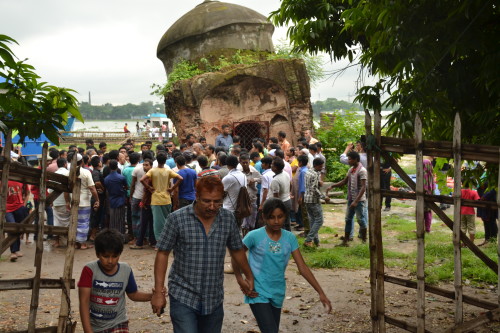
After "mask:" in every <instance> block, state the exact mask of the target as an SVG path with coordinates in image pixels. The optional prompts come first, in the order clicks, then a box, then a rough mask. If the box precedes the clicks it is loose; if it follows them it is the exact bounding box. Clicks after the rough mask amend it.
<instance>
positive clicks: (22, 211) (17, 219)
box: [5, 206, 52, 253]
mask: <svg viewBox="0 0 500 333" xmlns="http://www.w3.org/2000/svg"><path fill="white" fill-rule="evenodd" d="M51 211H52V209H51ZM28 215H29V211H28V208H26V206H21V207H19V208H18V209H16V210H15V211H13V212H10V213H6V214H5V222H14V223H21V221H22V220H24V219H25V218H26V217H27V216H28ZM13 235H14V234H13ZM16 236H17V238H16V241H15V242H14V243H12V245H11V246H10V253H16V252H19V251H20V250H21V239H20V235H19V234H17V235H16Z"/></svg>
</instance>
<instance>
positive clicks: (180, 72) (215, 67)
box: [151, 44, 324, 97]
mask: <svg viewBox="0 0 500 333" xmlns="http://www.w3.org/2000/svg"><path fill="white" fill-rule="evenodd" d="M245 51H247V52H243V50H237V51H236V53H235V54H233V55H232V56H231V57H230V58H227V57H225V56H224V55H221V56H219V57H218V58H216V59H213V57H204V58H201V59H200V60H199V61H198V62H191V61H188V60H183V61H181V62H179V63H177V64H175V66H174V68H173V70H172V73H169V75H168V80H167V83H166V84H165V85H161V84H156V83H153V84H152V85H151V89H153V91H152V92H151V95H156V96H159V97H163V96H165V94H166V93H168V92H170V91H171V90H172V86H173V84H174V83H176V82H177V81H180V80H185V79H190V78H192V77H194V76H196V75H200V74H203V73H208V72H217V71H221V70H224V69H227V68H230V67H231V66H235V65H252V64H255V63H257V62H259V61H261V54H260V53H259V52H248V50H245ZM274 59H302V60H304V62H305V65H306V69H307V73H308V75H309V79H310V80H311V82H312V83H313V84H314V82H316V81H317V80H320V79H322V78H323V77H324V73H323V67H322V65H323V62H322V60H321V57H318V56H311V55H309V54H307V53H305V52H295V51H292V49H291V47H290V46H288V45H286V44H280V45H278V46H276V52H275V53H270V54H268V55H267V56H266V57H265V60H274Z"/></svg>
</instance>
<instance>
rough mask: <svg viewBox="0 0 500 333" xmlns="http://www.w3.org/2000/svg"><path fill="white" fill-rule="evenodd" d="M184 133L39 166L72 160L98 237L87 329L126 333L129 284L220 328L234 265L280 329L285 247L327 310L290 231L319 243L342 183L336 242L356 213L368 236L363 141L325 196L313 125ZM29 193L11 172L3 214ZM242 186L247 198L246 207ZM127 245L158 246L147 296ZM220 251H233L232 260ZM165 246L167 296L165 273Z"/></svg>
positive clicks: (255, 303)
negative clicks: (270, 133)
mask: <svg viewBox="0 0 500 333" xmlns="http://www.w3.org/2000/svg"><path fill="white" fill-rule="evenodd" d="M183 141H184V143H182V144H180V145H179V146H177V145H176V143H175V142H174V141H173V140H171V139H165V140H163V142H161V143H157V144H155V145H154V146H153V142H151V141H146V142H144V143H142V144H140V145H136V144H135V142H134V140H133V139H132V138H129V139H127V141H126V142H125V144H123V146H122V147H120V148H119V149H117V150H110V151H108V147H107V144H106V143H105V142H101V143H100V144H99V145H98V146H97V147H96V146H95V144H94V142H93V140H91V139H89V140H87V141H86V145H85V148H83V147H77V146H74V145H71V146H69V147H68V150H56V149H54V148H51V149H50V150H49V152H48V156H47V159H48V165H47V166H44V167H46V168H47V170H48V171H51V172H55V173H58V174H61V175H65V176H67V175H69V172H70V171H69V169H70V166H71V162H72V161H73V159H76V165H77V168H78V177H79V178H80V180H81V192H80V199H79V200H80V203H79V207H78V224H77V233H76V245H75V247H76V248H77V249H79V250H86V249H90V248H92V247H94V246H95V251H96V254H97V258H98V260H97V261H95V262H93V263H89V264H88V265H87V266H86V267H85V268H84V271H83V272H82V275H81V278H80V281H79V283H78V287H79V290H80V313H81V318H82V324H83V327H84V330H85V331H86V332H87V331H88V332H91V331H92V330H94V331H96V330H99V331H102V332H125V331H126V330H125V329H126V326H127V325H126V318H127V317H126V312H125V305H124V298H123V297H124V294H125V293H126V294H127V295H128V297H129V298H130V299H132V300H135V301H151V305H152V309H153V312H154V313H156V314H158V315H160V314H161V313H162V312H163V309H164V307H165V305H166V299H167V296H168V299H169V302H170V316H171V319H172V324H173V326H174V331H175V332H220V330H221V327H222V318H223V309H222V299H223V286H222V283H223V280H224V279H223V274H224V271H226V272H227V271H231V272H234V274H235V277H236V280H237V282H238V284H239V285H240V287H241V290H242V292H243V293H244V295H245V303H248V304H249V305H250V308H251V310H252V312H253V314H254V316H255V318H256V320H257V323H258V325H259V327H260V329H261V331H262V332H278V330H279V322H280V313H281V307H282V304H283V301H284V297H285V276H284V274H285V270H286V266H287V264H288V261H289V259H290V256H292V258H293V259H294V261H295V262H296V264H297V267H298V268H299V271H300V273H301V275H302V276H304V278H305V279H306V280H307V281H308V282H309V283H310V284H311V286H312V287H313V288H314V289H315V290H316V291H317V292H318V295H319V298H320V300H321V302H322V303H323V304H324V306H325V307H326V309H327V311H328V312H330V311H331V303H330V301H329V299H328V297H327V296H326V295H325V293H324V291H323V290H322V288H321V286H320V285H319V283H318V282H317V281H316V279H315V278H314V275H313V274H312V272H311V271H310V270H309V269H308V267H307V265H306V264H305V263H304V260H303V258H302V256H301V254H300V249H299V246H298V241H297V237H304V238H305V240H304V243H303V246H304V247H310V248H315V247H318V246H320V239H319V234H318V232H319V229H320V228H321V226H322V225H323V211H322V207H321V202H322V200H324V201H325V202H328V201H329V200H330V198H329V195H328V193H329V191H331V190H332V189H333V188H336V187H342V186H344V185H346V186H347V208H346V216H345V230H344V235H343V236H342V237H341V240H342V243H341V244H339V245H341V246H349V243H350V242H352V241H353V240H354V234H355V232H354V229H355V228H354V216H356V219H357V222H358V224H359V233H358V237H359V238H360V239H361V240H362V241H363V242H365V241H366V240H367V226H368V214H367V202H366V199H367V190H366V189H367V177H368V175H367V171H366V163H367V159H366V153H365V152H364V149H363V145H362V143H361V142H357V143H356V144H351V143H350V144H349V145H348V146H347V147H346V150H345V152H344V153H343V154H342V155H341V157H340V162H342V163H345V164H347V165H349V167H350V168H349V171H348V172H347V173H346V175H345V178H344V179H342V180H341V181H339V182H337V183H333V184H331V185H330V186H329V187H328V188H327V189H326V192H325V193H323V192H322V191H321V187H322V186H323V182H324V180H325V176H326V164H327V163H326V158H325V156H324V155H323V153H322V144H321V142H319V141H318V140H317V139H315V138H314V137H313V136H312V133H311V131H310V130H306V131H304V133H303V137H300V138H298V139H297V140H292V141H293V142H296V144H295V145H294V146H293V145H292V144H291V143H290V141H289V140H288V139H287V133H285V132H283V131H280V132H279V133H278V135H277V137H271V138H269V139H268V140H266V139H263V138H254V139H253V140H252V143H251V147H243V146H242V145H241V138H240V137H238V136H237V135H234V136H232V135H231V127H230V126H229V125H224V126H222V131H221V134H220V135H219V136H217V138H216V139H215V142H214V144H210V143H207V140H206V139H205V138H203V137H199V138H197V137H195V136H194V135H192V134H188V135H187V136H186V138H185V140H183ZM429 164H430V161H428V160H425V161H424V171H425V177H424V178H425V179H424V189H425V191H426V193H428V194H432V193H433V190H434V189H435V184H434V178H433V176H432V165H429ZM390 172H391V169H390V165H389V164H388V163H386V162H384V163H382V166H381V175H382V177H381V178H382V180H381V187H382V188H386V189H389V188H390ZM243 190H244V191H243ZM483 190H484V189H483ZM30 192H31V196H32V197H33V200H34V204H35V207H36V206H37V205H38V201H39V190H38V188H36V187H34V186H31V188H30V187H29V186H27V185H26V184H22V183H19V182H14V181H9V194H8V198H7V215H6V220H7V221H8V222H18V223H19V222H20V221H22V220H23V219H24V218H25V217H26V216H27V215H28V214H29V207H27V205H26V202H27V201H28V197H29V196H30ZM242 192H245V193H246V196H245V197H244V198H247V199H246V200H248V201H249V202H247V204H248V207H249V209H248V212H247V213H245V214H244V215H242V211H241V200H242V199H241V198H242ZM483 192H484V191H483ZM463 195H464V196H467V195H470V197H471V198H474V199H476V196H477V194H476V196H474V195H473V194H470V193H468V192H466V193H463ZM481 195H484V196H491V195H492V194H491V191H489V192H486V193H482V194H481ZM493 195H495V193H493ZM70 203H71V197H70V195H69V194H68V193H65V194H64V195H60V196H59V197H58V198H57V199H56V200H55V201H54V202H53V203H52V205H50V206H48V207H46V215H47V224H49V225H56V226H68V225H69V222H70ZM385 206H386V207H385V210H386V211H388V210H390V209H391V201H390V198H386V201H385ZM465 213H466V214H470V212H469V211H467V212H465ZM480 213H481V218H483V220H484V221H485V226H486V223H487V222H488V228H489V229H488V233H487V237H488V236H489V237H495V235H496V229H495V228H494V227H493V225H495V226H496V222H494V223H489V221H491V220H493V221H495V219H496V216H490V215H491V214H492V211H491V210H489V211H488V212H483V211H481V212H480V211H479V210H478V214H480ZM472 214H474V212H473V213H472ZM429 215H430V212H427V211H426V215H425V216H424V217H425V221H426V224H425V225H426V231H430V219H431V216H429ZM468 221H469V222H468ZM463 223H464V224H463V225H464V229H463V230H464V232H466V231H467V232H469V233H470V235H471V238H472V239H473V235H474V232H475V229H474V228H472V227H471V224H472V223H471V222H470V217H468V218H464V222H463ZM490 229H491V230H490ZM35 237H36V235H35ZM48 238H49V239H52V246H54V247H60V246H65V243H66V239H64V238H63V237H58V236H54V237H52V236H51V235H48ZM124 244H125V245H128V246H129V248H130V249H132V250H144V249H146V248H148V247H149V248H151V249H155V250H156V251H157V253H156V259H155V263H154V272H155V276H154V289H153V291H152V292H151V293H144V292H139V291H138V288H137V285H136V283H135V281H134V278H133V273H132V269H131V268H130V267H129V266H127V265H126V264H122V266H121V263H120V262H119V261H118V260H119V258H120V255H121V253H122V251H123V247H124ZM20 247H21V239H20V238H19V239H18V240H17V241H16V242H15V243H13V244H12V246H11V256H10V260H11V261H13V262H15V261H17V259H18V258H19V257H22V256H23V254H22V252H21V251H20V250H21V249H20ZM226 248H227V249H229V253H230V255H231V265H232V266H230V267H229V269H228V267H227V265H225V257H226ZM172 251H173V253H174V259H173V264H172V269H171V270H170V273H169V278H168V295H167V292H166V290H167V288H166V286H165V275H166V270H167V265H168V261H169V257H170V253H171V252H172ZM246 251H248V259H247V255H246ZM120 267H123V270H122V269H121V268H120ZM118 271H119V272H120V274H117V272H118ZM114 283H116V285H118V284H119V285H120V286H121V288H120V292H117V291H116V290H115V289H116V288H113V287H111V286H114V285H115V284H114ZM106 300H112V303H113V306H110V307H108V306H103V304H102V302H104V301H106Z"/></svg>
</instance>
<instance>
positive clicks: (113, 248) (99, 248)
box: [94, 228, 123, 255]
mask: <svg viewBox="0 0 500 333" xmlns="http://www.w3.org/2000/svg"><path fill="white" fill-rule="evenodd" d="M94 245H95V253H96V254H97V255H100V254H104V253H107V252H111V253H113V254H121V253H122V252H123V236H122V234H121V233H120V232H119V231H118V230H116V229H108V228H106V229H103V230H102V231H101V232H100V233H98V234H97V236H95V240H94Z"/></svg>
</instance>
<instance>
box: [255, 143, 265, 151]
mask: <svg viewBox="0 0 500 333" xmlns="http://www.w3.org/2000/svg"><path fill="white" fill-rule="evenodd" d="M253 146H254V147H255V149H257V150H258V151H259V153H263V152H264V147H263V146H262V145H261V144H260V143H258V142H256V143H254V144H253Z"/></svg>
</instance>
